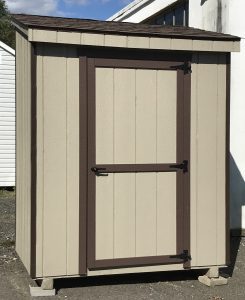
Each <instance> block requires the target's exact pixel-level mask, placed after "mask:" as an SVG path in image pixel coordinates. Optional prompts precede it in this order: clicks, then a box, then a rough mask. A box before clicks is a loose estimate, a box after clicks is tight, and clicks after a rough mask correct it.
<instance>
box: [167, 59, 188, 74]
mask: <svg viewBox="0 0 245 300" xmlns="http://www.w3.org/2000/svg"><path fill="white" fill-rule="evenodd" d="M171 69H173V70H183V71H184V74H191V73H192V70H191V63H190V62H189V61H185V62H184V64H183V65H179V66H172V67H171Z"/></svg>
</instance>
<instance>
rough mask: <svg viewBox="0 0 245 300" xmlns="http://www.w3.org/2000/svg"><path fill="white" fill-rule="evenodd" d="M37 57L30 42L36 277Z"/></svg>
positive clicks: (32, 260)
mask: <svg viewBox="0 0 245 300" xmlns="http://www.w3.org/2000/svg"><path fill="white" fill-rule="evenodd" d="M36 83H37V57H36V49H35V44H31V228H30V230H31V253H30V255H31V257H30V275H31V277H32V278H35V277H36V206H37V203H36V184H37V136H36V135H37V93H36Z"/></svg>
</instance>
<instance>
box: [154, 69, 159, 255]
mask: <svg viewBox="0 0 245 300" xmlns="http://www.w3.org/2000/svg"><path fill="white" fill-rule="evenodd" d="M155 74H156V95H155V96H156V163H158V148H157V146H158V143H157V142H158V127H157V125H158V118H157V117H158V115H157V112H158V74H159V71H156V72H155ZM155 177H156V224H155V225H156V255H157V249H158V240H157V237H158V226H157V223H158V219H157V217H158V215H157V208H158V197H157V194H158V193H157V191H158V182H157V181H158V175H157V173H155Z"/></svg>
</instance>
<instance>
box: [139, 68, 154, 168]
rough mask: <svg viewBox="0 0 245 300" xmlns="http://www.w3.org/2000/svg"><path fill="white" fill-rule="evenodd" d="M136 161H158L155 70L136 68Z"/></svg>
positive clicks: (141, 162) (143, 162) (142, 162)
mask: <svg viewBox="0 0 245 300" xmlns="http://www.w3.org/2000/svg"><path fill="white" fill-rule="evenodd" d="M136 163H138V164H149V163H156V71H155V70H136Z"/></svg>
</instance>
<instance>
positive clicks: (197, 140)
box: [195, 54, 200, 265]
mask: <svg viewBox="0 0 245 300" xmlns="http://www.w3.org/2000/svg"><path fill="white" fill-rule="evenodd" d="M199 59H200V57H199V54H197V63H196V132H195V142H196V149H195V152H196V153H195V156H196V178H195V179H196V216H197V213H198V209H199V201H198V200H199V198H198V190H199V186H198V182H199V181H198V178H199V167H198V157H199V155H198V146H199V123H198V122H199V80H198V78H199ZM198 225H199V222H198V218H197V217H196V233H195V234H196V236H195V240H196V243H195V248H196V264H197V265H198V262H199V253H198V247H197V244H198V228H199V226H198Z"/></svg>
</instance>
